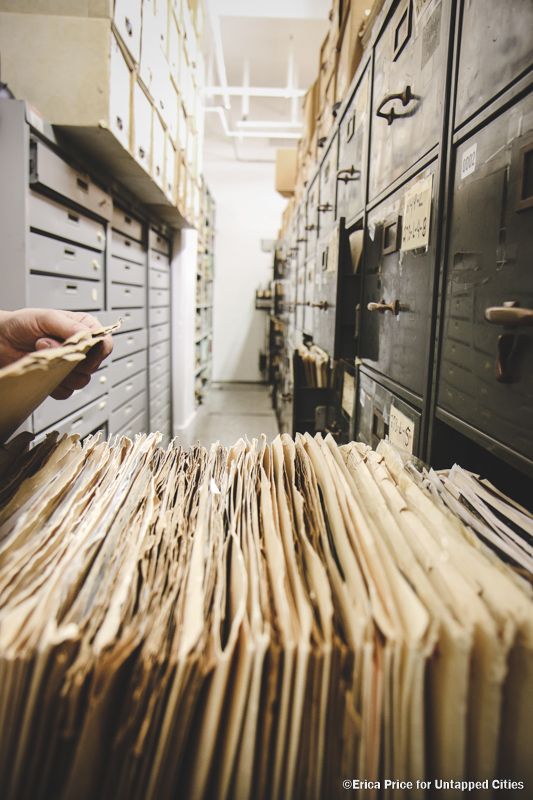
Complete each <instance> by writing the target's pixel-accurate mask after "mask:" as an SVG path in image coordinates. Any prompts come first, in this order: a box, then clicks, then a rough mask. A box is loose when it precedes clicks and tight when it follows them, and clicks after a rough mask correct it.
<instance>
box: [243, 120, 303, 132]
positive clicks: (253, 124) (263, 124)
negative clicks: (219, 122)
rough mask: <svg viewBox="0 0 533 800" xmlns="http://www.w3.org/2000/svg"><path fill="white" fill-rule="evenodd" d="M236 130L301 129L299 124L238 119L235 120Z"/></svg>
mask: <svg viewBox="0 0 533 800" xmlns="http://www.w3.org/2000/svg"><path fill="white" fill-rule="evenodd" d="M237 127H238V128H295V129H297V130H301V129H302V123H301V122H285V121H281V122H277V121H274V120H267V119H263V120H255V119H245V120H244V119H239V120H237Z"/></svg>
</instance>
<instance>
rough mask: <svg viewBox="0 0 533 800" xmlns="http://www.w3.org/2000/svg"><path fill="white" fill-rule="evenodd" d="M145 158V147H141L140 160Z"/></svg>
mask: <svg viewBox="0 0 533 800" xmlns="http://www.w3.org/2000/svg"><path fill="white" fill-rule="evenodd" d="M145 156H146V151H145V149H144V147H139V158H145Z"/></svg>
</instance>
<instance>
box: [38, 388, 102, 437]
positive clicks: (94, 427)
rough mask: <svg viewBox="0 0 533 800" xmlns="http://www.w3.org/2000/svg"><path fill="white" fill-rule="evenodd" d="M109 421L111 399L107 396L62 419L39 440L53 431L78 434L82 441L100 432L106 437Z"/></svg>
mask: <svg viewBox="0 0 533 800" xmlns="http://www.w3.org/2000/svg"><path fill="white" fill-rule="evenodd" d="M108 419H109V399H108V397H107V396H106V395H104V396H103V397H100V398H98V400H93V402H92V403H89V404H88V405H86V406H83V408H80V409H78V410H77V411H75V412H74V413H73V414H69V416H68V417H64V418H62V419H61V420H60V421H59V422H54V424H53V425H51V426H50V428H46V429H45V430H44V431H41V432H40V434H39V438H41V437H42V438H44V437H45V436H46V435H47V434H48V433H52V431H58V432H59V433H68V434H74V433H77V434H78V436H79V437H80V439H83V438H85V437H86V436H89V434H90V433H94V432H95V431H98V430H103V431H104V435H106V434H107V424H108Z"/></svg>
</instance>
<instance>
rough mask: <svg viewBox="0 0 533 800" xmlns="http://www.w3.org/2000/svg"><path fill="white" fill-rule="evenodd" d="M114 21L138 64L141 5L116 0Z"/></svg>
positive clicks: (125, 0) (129, 0)
mask: <svg viewBox="0 0 533 800" xmlns="http://www.w3.org/2000/svg"><path fill="white" fill-rule="evenodd" d="M113 21H114V23H115V26H116V29H117V31H118V33H119V34H120V37H121V39H122V41H123V42H124V44H125V45H126V47H127V48H128V52H129V54H130V55H131V57H132V58H133V60H134V61H135V63H136V64H138V63H139V58H140V55H141V4H140V3H139V2H136V3H132V2H131V0H116V2H115V13H114V16H113Z"/></svg>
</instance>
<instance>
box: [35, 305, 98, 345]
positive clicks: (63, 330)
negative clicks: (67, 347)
mask: <svg viewBox="0 0 533 800" xmlns="http://www.w3.org/2000/svg"><path fill="white" fill-rule="evenodd" d="M38 314H39V316H38V320H37V321H38V324H39V327H40V329H41V331H42V333H43V335H44V336H45V337H48V338H51V339H58V340H59V341H61V342H63V341H64V340H65V339H68V338H69V336H72V335H73V334H74V333H78V332H79V331H86V330H87V329H88V328H89V326H88V325H87V324H86V323H85V322H83V321H82V320H81V319H80V317H83V316H90V314H85V315H84V314H79V315H76V316H71V314H70V313H68V312H66V311H57V310H56V309H43V310H42V311H39V312H38Z"/></svg>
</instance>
